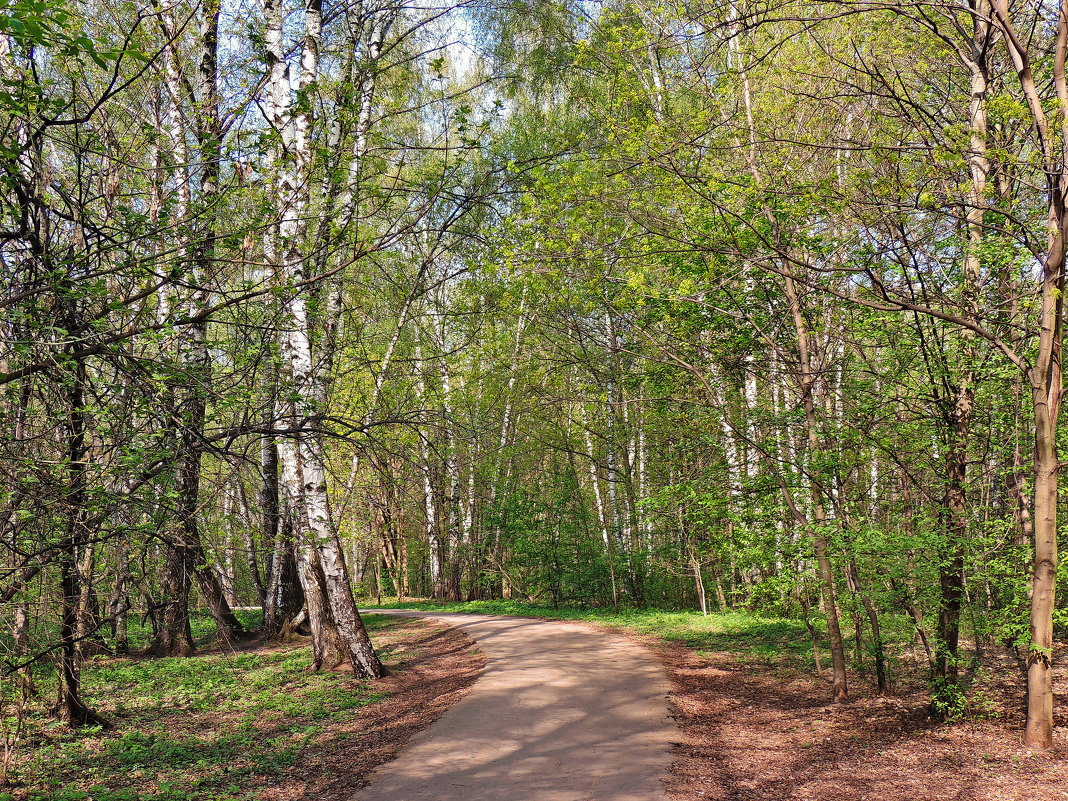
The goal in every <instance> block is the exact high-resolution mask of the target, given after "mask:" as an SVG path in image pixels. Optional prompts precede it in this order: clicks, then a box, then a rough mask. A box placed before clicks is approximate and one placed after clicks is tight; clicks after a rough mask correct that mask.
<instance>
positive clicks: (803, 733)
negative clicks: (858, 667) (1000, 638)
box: [645, 639, 1068, 801]
mask: <svg viewBox="0 0 1068 801" xmlns="http://www.w3.org/2000/svg"><path fill="white" fill-rule="evenodd" d="M645 642H646V644H647V645H648V646H650V647H651V648H653V650H654V651H656V652H657V653H658V655H659V656H660V657H661V659H662V660H663V661H664V664H665V665H666V666H667V668H668V671H669V674H670V677H671V679H672V682H673V684H674V685H675V692H674V693H673V694H672V702H673V712H674V715H675V717H676V720H677V722H678V724H679V726H680V728H681V729H682V731H683V734H684V735H685V742H683V743H680V744H679V745H678V746H676V749H675V750H676V757H677V758H676V761H675V763H674V765H673V766H672V773H673V776H672V779H671V781H670V784H669V789H670V793H671V797H672V798H673V799H675V801H707V799H717V801H742V800H743V799H745V800H747V801H748V800H749V799H769V801H770V799H775V801H790V800H793V799H797V800H798V801H800V800H801V799H804V801H866V800H868V799H870V800H871V801H942V800H943V799H946V800H948V799H953V801H1017V800H1019V801H1024V799H1027V801H1047V800H1048V801H1053V799H1057V800H1058V801H1064V800H1065V799H1068V742H1066V738H1065V732H1064V730H1063V728H1062V729H1060V730H1059V731H1058V732H1057V748H1055V749H1054V751H1052V752H1049V753H1037V752H1034V751H1031V750H1029V749H1025V748H1023V747H1021V746H1020V745H1019V742H1020V733H1021V728H1022V717H1021V712H1020V709H1019V705H1020V699H1022V697H1023V683H1022V680H1021V678H1020V677H1019V670H1018V668H1017V667H1016V665H1015V664H1014V660H1013V659H1012V657H1011V656H1010V655H1009V654H995V655H994V656H993V658H992V662H993V664H991V665H990V666H988V670H992V671H993V672H992V673H991V674H990V675H997V676H999V677H1002V678H1001V680H1000V681H999V682H997V683H994V682H986V683H984V685H983V686H982V698H983V699H984V701H983V704H982V708H981V709H979V710H977V711H978V712H979V713H980V714H981V716H982V719H978V720H976V719H973V720H969V721H966V722H963V723H956V724H941V723H938V722H936V721H935V720H933V719H932V718H931V716H930V714H929V710H928V706H927V705H928V697H927V695H926V694H925V693H924V692H922V691H920V690H916V691H912V692H909V693H907V694H902V695H896V696H890V697H879V696H877V695H875V694H874V693H873V692H872V690H871V689H869V688H865V687H864V686H862V681H861V680H860V679H859V678H858V677H853V683H852V689H853V692H854V695H855V699H854V700H853V701H852V702H850V703H848V704H830V703H828V698H829V696H830V687H829V684H828V683H826V682H824V681H821V680H820V679H817V678H816V677H814V676H808V675H804V674H799V673H798V672H796V671H794V670H787V669H783V668H779V669H774V668H758V667H754V666H752V665H744V666H743V665H739V664H738V663H737V662H736V661H734V658H733V657H732V656H731V655H728V654H710V655H707V656H699V655H697V654H695V653H694V652H693V651H691V650H689V649H688V648H685V647H682V646H678V645H671V644H664V643H663V642H654V641H651V640H648V639H646V640H645ZM1057 661H1058V662H1059V663H1060V664H1062V665H1063V664H1064V662H1065V660H1064V658H1063V657H1062V658H1061V659H1059V660H1057ZM1005 677H1007V678H1005ZM1066 684H1068V676H1066V675H1065V674H1064V671H1063V670H1062V671H1061V675H1059V676H1058V685H1059V686H1058V698H1059V705H1058V708H1057V716H1058V725H1059V726H1061V727H1063V726H1064V725H1065V724H1068V708H1066V706H1065V690H1068V687H1066V686H1065V685H1066Z"/></svg>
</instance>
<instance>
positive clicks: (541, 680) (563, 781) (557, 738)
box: [353, 610, 679, 801]
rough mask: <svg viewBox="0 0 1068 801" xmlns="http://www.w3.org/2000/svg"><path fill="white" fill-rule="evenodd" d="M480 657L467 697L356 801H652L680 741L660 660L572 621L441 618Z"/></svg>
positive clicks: (376, 777) (416, 739) (386, 766)
mask: <svg viewBox="0 0 1068 801" xmlns="http://www.w3.org/2000/svg"><path fill="white" fill-rule="evenodd" d="M379 612H383V613H387V614H395V615H410V616H417V617H427V618H432V619H435V620H441V621H444V622H447V623H448V624H449V625H452V626H455V627H457V628H459V629H462V630H463V631H464V632H466V633H467V634H468V635H469V636H470V637H471V638H472V639H474V640H475V641H476V642H477V644H478V647H479V649H480V650H481V651H482V653H483V654H484V655H485V656H486V659H487V664H486V670H485V672H484V673H483V675H482V677H481V678H480V679H479V680H478V681H476V682H475V684H474V686H473V687H472V688H471V691H470V693H469V694H468V695H467V696H466V697H465V698H464V699H463V700H462V701H460V702H459V703H458V704H456V706H454V707H452V708H451V709H449V710H448V711H447V712H446V713H445V714H444V715H443V716H442V717H441V718H439V719H438V720H437V721H436V722H435V723H433V724H432V725H431V726H429V727H428V728H427V729H426V730H424V731H422V732H421V733H419V734H418V735H416V736H415V737H414V738H413V739H412V740H411V742H409V743H408V745H407V746H405V747H404V748H403V749H402V750H401V752H400V754H399V755H398V756H397V758H396V759H395V760H393V761H392V762H388V763H386V764H384V765H382V766H380V767H379V768H378V769H377V770H375V771H374V772H373V773H372V774H371V776H370V777H369V781H370V785H369V786H368V787H366V788H364V789H363V790H361V791H359V792H358V793H357V794H356V795H355V797H354V799H353V801H420V799H426V800H427V801H431V800H432V801H659V799H665V798H666V797H667V796H666V794H665V790H664V782H663V779H664V778H666V777H667V774H668V768H669V766H670V764H671V753H670V749H671V743H672V742H673V741H677V740H678V739H679V737H678V733H677V729H676V728H675V724H674V722H673V721H672V720H671V719H670V718H669V717H668V709H667V703H668V702H667V695H668V692H669V689H670V687H669V684H668V680H667V676H666V674H665V672H664V667H663V665H662V664H661V663H660V661H659V660H658V659H657V658H656V657H655V656H653V655H652V654H650V653H649V652H648V651H646V650H645V649H643V648H641V647H640V646H638V645H636V644H634V643H632V642H629V641H628V640H626V639H624V638H623V637H621V636H618V635H613V634H610V633H607V632H603V631H599V630H597V629H593V628H590V627H589V626H583V625H579V624H574V623H561V622H556V621H547V620H531V619H528V618H511V617H490V616H486V615H466V614H452V613H444V612H440V613H439V612H414V611H411V612H410V611H390V610H373V612H369V613H374V614H377V613H379Z"/></svg>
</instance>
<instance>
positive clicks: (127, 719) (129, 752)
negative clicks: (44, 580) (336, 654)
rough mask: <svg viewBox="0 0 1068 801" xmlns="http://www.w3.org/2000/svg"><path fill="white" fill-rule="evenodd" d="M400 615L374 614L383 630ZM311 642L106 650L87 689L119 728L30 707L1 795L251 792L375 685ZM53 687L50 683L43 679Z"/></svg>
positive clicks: (240, 796) (235, 799)
mask: <svg viewBox="0 0 1068 801" xmlns="http://www.w3.org/2000/svg"><path fill="white" fill-rule="evenodd" d="M399 625H401V623H400V622H399V621H396V620H390V619H388V618H385V617H383V616H373V617H371V618H369V619H368V620H367V627H368V629H370V630H372V631H373V632H377V633H379V634H383V633H386V632H387V631H388V630H389V629H391V628H394V627H397V626H399ZM310 662H311V653H310V648H307V647H294V648H289V649H285V650H274V651H250V652H244V653H240V652H239V653H215V654H206V655H203V656H195V657H189V658H175V659H105V660H94V661H92V662H90V663H89V664H88V665H87V666H86V667H85V669H84V670H83V689H84V696H85V698H86V701H87V702H88V703H89V705H90V706H91V707H92V708H94V709H96V710H97V711H99V712H102V713H103V714H104V715H105V716H106V717H107V718H108V719H109V720H111V721H113V722H114V723H115V727H114V728H113V729H111V730H108V731H102V730H100V729H99V728H89V729H82V730H79V731H70V730H68V729H67V728H66V727H64V726H62V725H60V724H57V723H55V722H54V721H52V720H51V719H49V718H48V717H47V715H46V714H45V710H44V709H43V708H39V709H37V710H35V711H34V713H33V715H32V716H31V718H30V720H29V724H30V728H29V733H30V739H31V741H34V740H35V741H36V742H37V745H36V746H35V747H34V746H30V747H28V748H27V747H25V746H24V747H23V757H22V759H21V761H20V763H19V764H18V767H17V770H16V773H15V775H14V776H13V777H12V779H13V780H14V784H13V788H14V789H13V792H8V793H4V792H3V791H2V790H0V801H8V800H9V799H19V800H20V801H21V799H27V801H46V799H47V801H148V800H149V799H151V800H152V801H244V799H249V798H253V797H254V796H255V789H256V788H258V787H262V785H263V783H264V782H265V780H267V779H269V777H272V776H277V775H279V774H280V773H282V772H284V771H285V770H286V769H287V768H288V767H289V766H291V765H292V764H293V763H294V762H295V761H297V760H298V759H299V756H300V752H301V750H302V749H303V748H306V747H307V746H308V745H309V744H310V743H311V742H312V741H313V740H315V739H317V738H319V737H320V736H321V735H323V734H324V732H326V731H327V730H328V729H329V727H330V726H331V725H332V724H335V723H338V722H342V721H346V720H348V719H350V718H351V715H352V710H354V709H356V708H359V707H361V706H364V705H366V704H369V703H373V702H375V701H377V700H380V699H381V698H382V697H383V695H382V694H381V693H380V692H378V691H376V690H375V689H373V688H372V686H371V685H370V683H368V682H364V681H357V680H355V679H353V678H351V677H349V676H344V675H339V674H337V673H329V672H324V673H309V672H308V666H309V664H310ZM41 688H42V690H44V691H46V692H47V690H48V686H47V685H41Z"/></svg>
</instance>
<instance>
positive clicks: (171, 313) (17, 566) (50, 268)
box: [0, 0, 1068, 747]
mask: <svg viewBox="0 0 1068 801" xmlns="http://www.w3.org/2000/svg"><path fill="white" fill-rule="evenodd" d="M1066 59H1068V3H1064V2H1062V3H1061V4H1060V5H1059V6H1058V5H1057V4H1051V3H1045V2H1035V1H1034V0H1012V2H1010V0H968V1H967V2H966V1H965V0H960V1H959V2H958V1H957V0H931V1H930V2H926V3H905V2H900V3H899V2H884V1H883V0H870V1H869V0H841V2H791V1H789V0H783V2H779V1H778V0H761V1H760V2H750V1H749V0H735V1H732V2H717V1H716V0H708V1H707V2H701V0H696V1H695V2H692V3H666V4H665V3H650V2H645V0H605V1H604V2H601V3H590V2H577V3H572V2H568V0H563V1H562V2H561V1H559V0H516V2H513V3H505V4H496V3H494V2H491V1H490V0H486V1H485V2H483V0H471V2H464V3H461V4H459V5H448V6H436V5H433V4H426V3H419V2H415V1H414V0H412V2H408V0H388V1H387V0H340V2H330V1H329V0H327V1H326V2H324V0H308V2H307V3H306V4H304V3H293V2H289V0H262V2H260V0H234V2H229V1H228V2H225V3H224V2H222V1H221V0H199V1H198V2H192V1H191V0H182V1H181V2H165V1H161V0H151V2H147V3H145V4H141V3H140V2H139V0H134V2H130V1H129V0H87V2H81V3H77V4H75V3H68V4H66V5H64V4H62V3H53V2H42V1H41V0H6V2H3V3H0V110H2V116H0V259H2V260H3V269H2V270H0V282H2V284H3V289H2V295H0V305H2V309H3V313H2V324H3V336H2V338H0V425H2V427H3V433H2V436H0V533H2V537H0V542H2V546H0V604H2V605H0V609H2V618H0V619H2V623H3V628H4V631H3V633H2V635H0V644H2V669H0V672H2V673H3V679H2V680H0V681H2V683H0V700H2V701H3V703H4V704H5V705H6V706H5V711H4V712H3V715H4V716H7V715H13V714H14V712H11V711H10V710H13V709H15V707H17V706H19V705H21V704H26V703H30V702H31V699H34V698H37V697H38V696H39V697H41V698H42V699H44V701H43V702H44V703H47V704H53V703H54V708H53V709H54V714H55V715H56V716H57V717H58V718H60V719H62V720H64V721H67V722H69V723H70V724H71V725H74V726H78V725H83V724H104V725H106V724H107V721H106V720H101V718H100V716H99V715H98V714H97V713H96V712H95V711H94V710H93V709H92V708H90V706H89V705H88V704H86V703H84V701H83V699H82V695H81V693H80V691H79V677H80V668H81V665H82V664H83V663H84V661H85V660H86V659H89V658H91V657H93V656H94V655H96V654H100V653H118V654H122V653H125V652H126V651H127V650H128V649H129V648H130V647H131V645H130V637H129V634H128V632H129V631H130V629H131V628H132V627H135V626H136V627H144V628H145V629H147V630H148V632H149V641H150V642H149V650H150V651H151V653H153V654H156V655H160V656H181V655H189V654H191V653H193V651H194V639H193V636H192V632H191V626H190V618H191V615H197V614H210V616H211V618H212V619H213V620H214V623H215V626H216V627H217V631H218V636H219V637H220V638H222V639H223V640H224V641H226V640H236V639H240V638H242V637H244V636H245V635H246V633H247V632H245V631H244V629H243V626H242V624H241V623H240V622H239V620H238V617H237V616H236V615H235V614H234V610H235V609H236V608H239V607H262V609H263V621H264V622H263V626H264V633H265V634H266V635H268V636H284V635H286V634H287V633H292V632H294V631H300V632H303V633H305V635H310V636H311V638H312V642H313V644H314V666H315V667H316V668H324V669H331V668H336V667H338V666H339V665H340V666H347V667H349V668H351V669H352V670H353V671H354V672H355V673H356V674H357V675H360V676H365V677H375V676H377V675H379V673H380V671H381V666H380V664H379V661H378V658H377V657H376V655H375V653H374V650H373V648H372V646H371V643H370V640H369V639H368V637H367V634H366V632H365V630H364V627H363V625H362V622H361V619H360V616H359V614H358V612H357V600H358V599H359V598H361V597H363V598H366V597H382V596H386V597H390V596H394V597H397V598H405V597H432V598H439V599H447V600H461V599H491V598H516V599H525V600H528V601H533V602H539V603H547V604H554V605H566V604H581V605H588V606H606V607H611V606H615V607H628V606H634V607H664V608H693V609H700V610H703V611H709V610H723V609H748V610H754V611H758V612H767V613H774V614H778V615H786V616H795V617H799V618H802V619H804V620H805V621H806V623H807V624H809V626H810V630H811V632H812V637H813V639H814V640H816V639H819V638H826V639H827V640H829V643H830V650H831V654H832V657H833V664H832V665H831V672H832V674H833V686H832V687H831V688H830V691H831V692H832V693H833V697H834V699H835V700H846V699H848V697H849V693H850V687H849V686H847V660H848V659H849V658H850V652H855V653H856V654H857V655H859V656H860V657H862V663H863V664H864V665H865V666H866V669H867V670H868V671H869V672H870V675H871V680H872V681H873V682H877V683H878V686H879V688H880V689H883V690H886V691H890V690H891V685H892V683H893V680H894V677H893V671H894V655H893V654H892V653H890V651H889V649H888V647H887V642H888V640H887V638H886V637H885V636H884V634H883V632H884V630H886V628H887V626H888V625H894V626H897V627H898V628H900V627H901V626H902V625H905V626H906V627H907V628H908V629H910V630H911V632H910V636H914V637H915V639H916V642H917V643H918V647H919V648H921V650H922V651H923V652H924V653H925V654H926V659H927V662H928V667H929V674H930V684H931V693H932V698H933V700H934V705H935V707H934V708H935V709H936V710H940V711H941V713H942V714H944V715H947V716H950V715H952V713H953V712H954V710H956V709H958V708H959V707H960V706H961V704H964V703H966V701H965V700H963V699H964V695H965V692H966V683H967V680H968V676H969V675H970V673H971V671H972V669H973V668H974V665H975V663H976V659H977V654H978V653H979V652H980V651H981V650H982V649H983V648H985V647H987V646H993V645H1001V646H1010V647H1014V648H1015V649H1016V653H1017V654H1018V656H1019V660H1020V663H1021V666H1022V669H1023V670H1026V672H1027V686H1028V690H1027V693H1028V698H1027V710H1028V712H1027V722H1026V730H1025V732H1024V740H1025V742H1026V743H1027V744H1028V745H1031V746H1035V747H1048V746H1050V745H1051V744H1052V730H1053V722H1054V721H1053V699H1052V682H1051V660H1052V651H1053V647H1054V638H1055V637H1061V638H1063V636H1064V633H1065V626H1066V623H1068V618H1066V616H1065V606H1064V602H1063V601H1058V600H1057V592H1056V590H1057V589H1058V584H1062V585H1063V584H1064V582H1065V575H1064V572H1063V570H1062V571H1060V572H1058V562H1057V540H1058V536H1059V531H1060V524H1059V523H1058V517H1057V514H1058V506H1059V500H1058V498H1059V490H1060V485H1061V478H1060V472H1061V463H1060V455H1059V450H1058V444H1059V439H1060V438H1061V437H1063V435H1064V427H1063V426H1061V425H1059V413H1060V402H1061V396H1062V377H1061V352H1062V343H1063V328H1062V322H1063V308H1062V293H1063V290H1064V282H1065V252H1066V245H1068V78H1066V76H1065V61H1066ZM1061 597H1062V598H1063V597H1064V596H1063V594H1062V595H1061ZM817 654H818V651H817ZM46 668H47V669H49V670H54V673H51V674H46V673H42V671H44V670H45V669H46ZM42 675H49V676H54V678H48V679H47V681H43V680H41V678H40V677H41V676H42ZM57 686H58V696H57V691H56V687H57Z"/></svg>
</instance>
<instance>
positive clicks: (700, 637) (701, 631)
mask: <svg viewBox="0 0 1068 801" xmlns="http://www.w3.org/2000/svg"><path fill="white" fill-rule="evenodd" d="M360 608H361V609H363V608H367V609H372V608H374V604H361V607H360ZM381 608H383V609H423V610H435V611H442V612H471V613H476V614H486V615H513V616H516V617H543V618H551V619H553V620H580V621H584V622H587V623H593V624H597V625H602V626H611V627H613V628H618V629H623V630H625V631H629V632H631V633H634V634H648V635H656V636H657V637H660V638H662V639H664V640H667V641H668V642H673V643H678V644H680V645H685V646H686V647H688V648H692V649H694V650H695V651H697V652H698V654H707V653H712V652H729V653H731V654H734V655H735V657H736V658H737V659H738V660H739V661H745V662H757V663H759V664H763V665H767V666H771V665H772V664H775V663H782V664H788V665H791V666H794V667H800V668H809V667H811V665H812V663H813V655H812V640H811V639H810V637H809V634H808V630H807V629H806V628H805V624H804V622H802V621H800V620H791V619H788V618H780V617H764V616H760V615H756V614H753V613H750V612H726V613H713V614H710V615H702V614H701V613H700V612H688V611H682V612H679V611H665V610H661V609H620V610H619V611H618V612H617V611H615V610H612V609H590V608H585V609H580V608H577V607H560V608H552V607H549V606H540V605H536V604H528V603H521V602H517V601H469V602H467V603H441V602H437V601H405V602H403V603H396V602H394V603H387V602H386V601H385V600H383V602H382V606H381ZM828 658H829V657H828Z"/></svg>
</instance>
